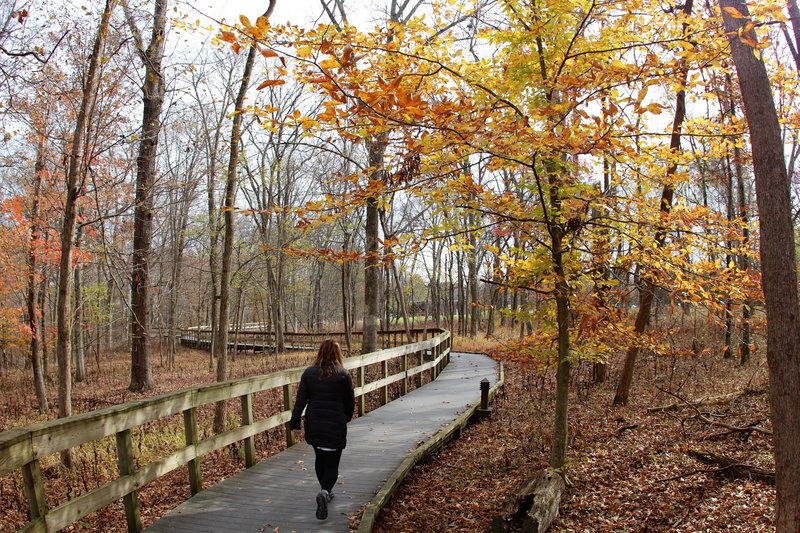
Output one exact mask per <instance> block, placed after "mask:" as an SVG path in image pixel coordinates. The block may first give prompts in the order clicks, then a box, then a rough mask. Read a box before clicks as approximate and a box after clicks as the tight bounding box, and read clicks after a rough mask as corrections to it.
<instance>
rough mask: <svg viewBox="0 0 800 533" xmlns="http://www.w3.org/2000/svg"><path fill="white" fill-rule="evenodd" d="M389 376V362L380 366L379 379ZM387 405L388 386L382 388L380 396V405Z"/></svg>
mask: <svg viewBox="0 0 800 533" xmlns="http://www.w3.org/2000/svg"><path fill="white" fill-rule="evenodd" d="M388 375H389V361H388V360H387V361H384V362H383V364H382V365H381V378H386V376H388ZM387 403H389V385H388V384H387V385H384V386H383V394H381V405H386V404H387Z"/></svg>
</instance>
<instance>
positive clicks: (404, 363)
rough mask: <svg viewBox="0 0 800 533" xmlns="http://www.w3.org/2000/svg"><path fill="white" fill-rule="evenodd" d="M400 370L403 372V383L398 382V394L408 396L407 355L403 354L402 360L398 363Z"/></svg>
mask: <svg viewBox="0 0 800 533" xmlns="http://www.w3.org/2000/svg"><path fill="white" fill-rule="evenodd" d="M400 364H401V368H400V369H401V370H402V371H403V381H401V382H400V394H401V395H402V396H405V395H406V394H408V354H407V353H404V354H403V360H402V362H401V363H400Z"/></svg>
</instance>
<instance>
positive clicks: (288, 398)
mask: <svg viewBox="0 0 800 533" xmlns="http://www.w3.org/2000/svg"><path fill="white" fill-rule="evenodd" d="M293 403H294V402H293V401H292V391H291V389H290V387H289V384H288V383H287V384H285V385H284V386H283V410H284V411H291V410H292V407H293ZM283 428H284V431H285V432H286V447H287V448H288V447H289V446H293V445H294V434H292V428H291V427H289V422H286V423H285V424H284V425H283Z"/></svg>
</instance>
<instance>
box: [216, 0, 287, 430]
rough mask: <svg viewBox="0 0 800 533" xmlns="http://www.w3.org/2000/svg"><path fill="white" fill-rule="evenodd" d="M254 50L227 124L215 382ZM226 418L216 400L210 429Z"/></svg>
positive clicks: (223, 341)
mask: <svg viewBox="0 0 800 533" xmlns="http://www.w3.org/2000/svg"><path fill="white" fill-rule="evenodd" d="M275 1H276V0H270V2H269V7H268V8H267V11H266V12H265V13H264V15H263V16H264V17H266V18H269V16H270V15H271V14H272V10H273V8H274V7H275ZM256 53H258V51H257V49H256V47H255V46H250V48H249V50H248V52H247V61H246V62H245V66H244V72H243V73H242V81H241V84H240V85H239V93H238V94H237V96H236V104H235V106H234V114H233V124H232V126H231V138H230V143H231V146H230V148H231V150H230V157H229V159H228V172H227V176H226V180H225V203H224V205H225V207H224V209H223V218H224V236H223V244H222V268H221V272H220V280H219V284H220V291H219V295H220V296H219V329H218V331H217V335H216V342H215V343H214V349H215V350H216V357H217V381H225V380H226V379H228V321H229V317H228V313H229V311H228V308H229V306H230V288H231V287H230V286H231V263H232V260H233V239H234V220H233V216H234V209H235V196H236V189H237V188H238V179H237V178H238V172H239V143H240V142H241V137H242V111H243V110H244V100H245V97H246V96H247V88H248V86H249V85H250V76H251V74H252V72H253V65H254V64H255V59H256ZM226 418H227V403H226V402H224V401H222V402H217V404H216V406H215V409H214V432H215V433H217V434H219V433H222V432H224V431H225V422H226Z"/></svg>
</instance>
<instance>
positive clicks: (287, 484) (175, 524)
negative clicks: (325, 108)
mask: <svg viewBox="0 0 800 533" xmlns="http://www.w3.org/2000/svg"><path fill="white" fill-rule="evenodd" d="M497 377H498V368H497V364H496V363H495V361H493V360H492V359H490V358H489V357H487V356H485V355H482V354H462V353H453V354H451V357H450V364H449V365H447V366H446V367H445V368H444V370H443V371H442V372H441V374H439V376H438V377H437V379H436V380H435V381H432V382H431V383H429V384H427V385H424V386H423V387H421V388H419V389H416V390H413V391H412V392H410V393H408V394H407V395H405V396H402V397H401V398H399V399H397V400H395V401H392V402H390V403H388V404H387V405H384V406H382V407H380V408H378V409H376V410H374V411H372V412H370V413H368V414H366V415H364V416H361V417H359V418H357V419H355V420H353V421H352V422H351V423H350V425H349V429H348V437H347V448H346V449H345V451H344V455H343V456H342V463H341V467H340V477H339V481H338V483H337V484H336V487H335V489H334V492H335V498H334V499H333V501H332V502H331V503H330V504H329V507H328V509H329V515H328V518H327V519H326V520H324V521H320V520H317V519H316V518H315V517H314V510H315V503H314V497H315V495H316V493H317V490H319V487H318V486H317V481H316V478H315V476H314V471H313V470H314V452H313V450H312V449H311V448H310V447H309V446H308V445H306V444H305V443H303V444H298V445H295V446H292V447H291V448H288V449H287V450H285V451H283V452H281V453H279V454H277V455H275V456H273V457H270V458H269V459H266V460H264V461H262V462H260V463H259V464H257V465H255V466H254V467H252V468H249V469H247V470H244V471H242V472H240V473H238V474H236V475H235V476H233V477H231V478H229V479H227V480H225V481H223V482H221V483H218V484H217V485H215V486H213V487H211V488H210V489H208V490H204V491H202V492H200V493H198V494H196V495H195V496H193V497H192V498H191V499H189V500H188V501H186V502H184V503H183V504H182V505H180V506H179V507H177V508H176V509H174V510H172V511H171V512H170V513H168V514H167V515H165V516H164V517H163V518H161V519H160V520H159V521H158V522H156V523H155V524H153V525H152V526H150V527H149V528H147V529H146V531H147V532H149V533H160V532H165V533H166V532H186V533H188V532H208V533H212V532H213V533H220V532H242V533H246V532H254V533H256V532H273V531H278V532H280V533H284V532H285V533H289V532H292V531H295V532H298V533H301V532H304V533H308V532H317V531H318V532H332V533H342V532H347V531H349V528H350V519H349V516H352V515H355V514H356V513H357V512H358V510H359V509H360V508H361V507H362V506H363V505H364V504H366V503H368V502H370V501H371V500H372V499H373V498H374V497H375V495H376V494H377V493H378V492H379V491H380V490H381V488H382V487H383V486H384V483H385V482H386V480H387V479H388V478H389V477H390V476H392V474H393V473H394V472H395V471H396V470H397V468H398V467H399V466H400V465H401V464H402V463H403V461H404V460H405V459H406V457H407V456H408V455H409V454H410V452H412V451H413V450H414V449H415V448H416V447H417V446H418V445H419V443H421V442H424V441H427V440H428V439H430V438H431V437H432V436H434V435H435V434H436V433H437V432H438V431H439V430H440V429H441V428H443V427H444V426H447V425H448V424H450V423H452V422H453V421H454V420H456V419H457V418H458V417H459V415H462V414H464V413H465V411H467V410H468V409H470V408H471V407H474V405H475V404H476V403H477V402H478V401H479V399H480V382H481V380H482V379H484V378H486V379H488V380H489V382H490V385H494V384H495V383H496V382H497Z"/></svg>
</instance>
